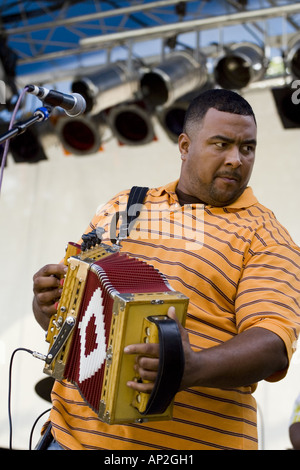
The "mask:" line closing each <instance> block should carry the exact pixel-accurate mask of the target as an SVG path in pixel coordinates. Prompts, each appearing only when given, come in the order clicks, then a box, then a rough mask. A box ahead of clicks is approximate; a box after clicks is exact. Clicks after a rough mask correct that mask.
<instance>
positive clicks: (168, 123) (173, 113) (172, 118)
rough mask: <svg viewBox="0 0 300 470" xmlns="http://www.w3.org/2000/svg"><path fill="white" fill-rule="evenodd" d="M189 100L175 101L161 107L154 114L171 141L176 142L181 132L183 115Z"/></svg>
mask: <svg viewBox="0 0 300 470" xmlns="http://www.w3.org/2000/svg"><path fill="white" fill-rule="evenodd" d="M188 106H189V102H187V101H186V102H185V101H178V102H177V101H176V102H175V103H173V104H172V105H171V106H169V107H168V108H161V109H159V110H158V111H157V113H156V116H157V119H158V121H159V123H160V125H161V127H162V128H163V129H164V131H165V132H166V134H167V136H168V137H169V138H170V140H171V141H172V142H178V136H179V135H180V134H181V133H182V129H183V123H184V117H185V113H186V110H187V108H188Z"/></svg>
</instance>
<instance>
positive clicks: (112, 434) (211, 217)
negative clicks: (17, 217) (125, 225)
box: [51, 183, 300, 450]
mask: <svg viewBox="0 0 300 470" xmlns="http://www.w3.org/2000/svg"><path fill="white" fill-rule="evenodd" d="M175 187H176V183H172V184H170V185H168V186H166V187H163V188H158V189H153V190H150V191H149V192H148V195H147V200H146V202H145V204H144V206H143V208H142V211H141V214H140V217H139V219H138V221H137V222H136V224H135V227H134V230H133V231H132V232H131V236H130V238H128V239H127V240H124V241H123V242H122V251H124V252H126V253H128V254H130V255H133V256H136V257H138V258H140V259H142V260H144V261H146V262H148V263H149V264H152V265H154V266H155V268H157V269H159V270H160V271H161V272H162V273H163V274H164V275H165V276H166V278H167V280H168V282H169V283H170V285H171V286H172V287H173V288H174V289H175V290H178V291H180V292H182V293H184V294H185V295H187V296H188V297H189V299H190V303H189V311H188V316H187V322H186V329H187V331H188V332H189V336H190V342H191V345H192V347H193V348H194V349H195V350H197V351H201V350H202V349H205V348H209V347H212V346H216V345H219V344H221V343H222V342H224V341H228V340H230V339H231V338H232V337H234V336H235V335H236V334H238V333H240V332H242V331H244V330H246V329H248V328H252V327H254V326H261V327H265V328H268V329H270V330H271V331H274V332H275V333H276V334H278V335H279V336H280V337H281V338H282V339H283V341H284V342H285V344H286V348H287V351H288V355H289V357H291V355H292V352H293V344H294V342H295V341H296V338H297V335H298V330H299V313H300V310H299V305H300V295H299V293H300V275H299V265H300V252H299V248H298V247H297V246H296V245H295V244H294V243H293V241H292V240H291V238H290V236H289V234H288V232H287V231H286V229H285V228H284V227H282V226H281V225H280V224H279V222H278V221H277V220H276V218H275V216H274V214H273V213H272V212H271V211H270V210H268V209H266V208H265V207H264V206H262V205H261V204H259V203H258V202H257V200H256V199H255V197H254V196H253V194H252V191H251V188H247V189H246V191H245V193H244V194H243V195H242V196H241V198H240V199H239V200H238V201H236V202H235V203H234V204H232V205H231V206H227V207H225V208H214V207H211V206H203V205H201V204H198V205H191V206H182V207H181V206H180V205H179V203H178V200H177V197H176V195H175ZM127 197H128V191H125V192H122V193H120V194H118V195H117V196H115V197H114V198H113V199H112V200H111V201H110V202H109V203H108V204H107V205H106V206H104V207H103V208H102V209H101V210H100V211H99V213H97V214H96V215H95V217H94V218H93V220H92V221H91V224H90V226H89V228H88V229H87V231H88V230H90V229H94V228H96V227H97V226H101V227H103V228H105V234H104V237H103V241H105V242H109V234H110V223H111V220H112V218H113V216H114V214H115V212H116V211H123V210H124V209H125V207H126V203H127ZM283 374H284V373H283ZM280 378H281V375H278V376H276V377H271V378H270V380H278V379H280ZM255 386H256V385H255V384H254V385H253V386H250V387H240V388H236V389H226V390H219V389H209V388H200V387H195V388H193V389H188V390H186V391H184V392H180V393H178V394H177V395H176V397H175V405H174V418H173V420H172V421H164V422H163V421H162V422H155V423H143V424H131V425H126V426H125V425H124V426H119V425H114V426H109V425H106V424H104V423H101V422H100V421H99V420H98V419H97V416H96V415H95V414H94V413H93V412H92V411H91V410H90V408H89V407H88V406H86V404H85V403H84V402H83V401H82V399H81V397H80V394H79V392H78V391H77V389H76V388H75V387H74V386H73V385H71V384H70V383H67V382H62V383H56V384H55V387H54V390H53V409H52V411H51V420H52V424H53V429H54V433H55V436H56V438H57V440H58V442H60V444H61V445H63V446H64V447H65V448H72V449H126V450H130V449H136V450H141V449H145V450H146V449H147V450H149V449H154V450H160V449H185V450H188V449H191V450H192V449H256V448H257V430H256V403H255V400H254V398H253V396H252V392H253V390H254V389H255Z"/></svg>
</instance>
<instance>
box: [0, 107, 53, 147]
mask: <svg viewBox="0 0 300 470" xmlns="http://www.w3.org/2000/svg"><path fill="white" fill-rule="evenodd" d="M52 109H53V108H52V107H51V106H48V105H47V106H42V107H41V108H38V109H36V110H35V112H34V113H33V116H32V117H31V118H29V119H27V121H20V122H17V123H16V124H15V125H14V127H12V129H10V130H8V131H7V132H5V134H3V135H2V136H0V145H1V144H2V143H4V142H5V141H6V140H8V139H11V138H12V137H16V136H17V135H19V134H23V132H25V131H26V129H27V128H28V127H30V126H31V125H32V124H34V123H35V122H42V121H46V120H47V119H48V118H49V116H50V114H51V111H52Z"/></svg>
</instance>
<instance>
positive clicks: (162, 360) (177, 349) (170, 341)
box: [143, 316, 184, 415]
mask: <svg viewBox="0 0 300 470" xmlns="http://www.w3.org/2000/svg"><path fill="white" fill-rule="evenodd" d="M147 318H148V319H149V320H150V321H153V322H154V323H155V324H156V326H157V328H158V335H159V355H160V356H159V369H158V375H157V379H156V382H155V384H154V389H153V391H152V393H151V395H150V398H149V400H148V403H147V407H146V410H145V412H144V413H143V415H147V414H159V413H163V412H164V411H165V410H166V409H167V407H168V406H169V405H170V403H171V401H172V400H173V398H174V396H175V394H176V393H177V392H178V389H179V386H180V383H181V380H182V376H183V371H184V352H183V347H182V340H181V335H180V331H179V328H178V325H177V323H176V321H175V320H172V319H171V318H169V317H165V316H150V317H147Z"/></svg>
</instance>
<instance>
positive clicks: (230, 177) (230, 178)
mask: <svg viewBox="0 0 300 470" xmlns="http://www.w3.org/2000/svg"><path fill="white" fill-rule="evenodd" d="M215 178H221V179H222V180H224V181H227V182H228V183H231V182H239V181H240V179H241V177H240V176H239V175H236V174H232V173H221V174H218V175H217V176H216V177H215Z"/></svg>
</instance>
